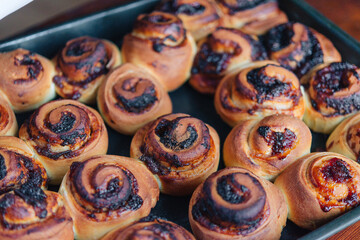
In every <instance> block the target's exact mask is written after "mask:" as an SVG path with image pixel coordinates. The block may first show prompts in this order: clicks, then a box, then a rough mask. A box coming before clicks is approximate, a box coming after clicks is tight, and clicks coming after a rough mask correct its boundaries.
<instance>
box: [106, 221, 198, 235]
mask: <svg viewBox="0 0 360 240" xmlns="http://www.w3.org/2000/svg"><path fill="white" fill-rule="evenodd" d="M141 239H156V240H170V239H171V240H195V238H194V236H193V235H192V234H191V233H189V232H188V231H187V230H186V229H185V228H183V227H181V226H179V225H177V224H175V223H173V222H170V221H166V220H163V219H160V218H155V219H153V220H150V219H147V218H145V219H142V220H140V221H139V222H137V223H134V224H133V225H130V226H128V227H126V228H119V229H115V230H114V231H112V232H110V233H108V234H106V235H105V237H103V238H102V239H101V240H141Z"/></svg>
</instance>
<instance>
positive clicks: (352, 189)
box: [320, 158, 359, 212]
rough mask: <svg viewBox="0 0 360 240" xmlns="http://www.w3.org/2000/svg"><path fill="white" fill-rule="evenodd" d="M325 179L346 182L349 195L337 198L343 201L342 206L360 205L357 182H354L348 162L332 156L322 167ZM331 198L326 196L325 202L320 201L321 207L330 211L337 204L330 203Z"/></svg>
mask: <svg viewBox="0 0 360 240" xmlns="http://www.w3.org/2000/svg"><path fill="white" fill-rule="evenodd" d="M321 173H322V174H323V177H324V180H325V181H326V182H334V183H339V184H346V185H347V187H348V191H349V193H348V195H347V196H346V197H345V198H343V199H340V200H337V201H338V202H339V203H342V204H341V205H340V206H343V205H345V207H356V206H358V205H359V196H358V194H357V189H356V186H354V185H355V184H354V183H353V182H352V179H353V176H352V175H351V172H350V170H349V166H348V164H347V163H346V162H344V161H343V160H341V159H339V158H332V159H330V160H329V161H328V163H327V165H326V166H325V167H323V168H322V169H321ZM330 200H331V199H327V198H325V202H323V201H320V206H321V209H322V210H323V211H324V212H328V211H330V210H331V209H333V208H334V207H336V205H335V206H334V205H333V204H328V201H330Z"/></svg>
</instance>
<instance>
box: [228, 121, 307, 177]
mask: <svg viewBox="0 0 360 240" xmlns="http://www.w3.org/2000/svg"><path fill="white" fill-rule="evenodd" d="M311 138H312V137H311V132H310V129H309V128H308V127H307V126H306V125H305V123H304V122H303V121H301V120H300V119H298V118H295V117H292V116H287V115H272V116H268V117H265V118H263V119H262V120H256V119H255V120H254V119H253V120H246V121H243V122H241V123H239V124H238V125H236V126H235V127H234V128H233V129H232V131H231V132H230V134H229V135H228V136H227V138H226V140H225V143H224V149H223V157H224V162H225V165H226V166H227V167H232V166H234V167H243V168H246V169H248V170H250V171H251V172H253V173H254V174H256V175H257V176H261V177H265V178H266V179H268V180H274V179H275V178H276V177H277V176H278V175H279V174H280V173H281V172H282V171H283V170H284V169H285V168H287V167H288V166H290V165H291V164H292V163H293V162H295V161H296V160H297V159H298V158H300V157H302V156H304V155H306V154H308V153H310V148H311Z"/></svg>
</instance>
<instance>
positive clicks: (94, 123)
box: [19, 100, 108, 184]
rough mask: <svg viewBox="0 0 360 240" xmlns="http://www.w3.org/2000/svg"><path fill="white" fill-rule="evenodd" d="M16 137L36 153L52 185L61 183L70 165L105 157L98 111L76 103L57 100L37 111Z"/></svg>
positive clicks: (105, 136) (104, 133) (104, 132)
mask: <svg viewBox="0 0 360 240" xmlns="http://www.w3.org/2000/svg"><path fill="white" fill-rule="evenodd" d="M19 137H20V138H21V139H23V140H24V141H25V142H26V144H27V145H28V146H29V147H30V148H31V149H32V150H33V151H34V152H35V155H36V158H37V159H39V161H41V162H42V164H43V165H44V167H45V168H46V172H47V173H48V175H49V178H50V181H51V183H53V184H58V183H60V181H61V179H62V177H63V176H64V175H65V173H66V171H67V170H69V167H70V165H71V163H72V162H75V161H83V160H84V159H86V158H88V157H90V156H94V155H98V154H105V153H106V152H107V148H108V134H107V130H106V127H105V124H104V122H103V120H102V118H101V116H100V114H99V113H98V112H96V111H95V110H94V109H92V108H90V107H87V106H85V105H84V104H82V103H80V102H78V101H75V100H57V101H52V102H49V103H46V104H44V105H42V106H41V107H40V108H39V109H37V110H36V111H35V112H34V113H33V114H32V115H31V117H30V119H28V120H27V121H26V122H25V123H24V124H23V125H22V126H21V128H20V130H19Z"/></svg>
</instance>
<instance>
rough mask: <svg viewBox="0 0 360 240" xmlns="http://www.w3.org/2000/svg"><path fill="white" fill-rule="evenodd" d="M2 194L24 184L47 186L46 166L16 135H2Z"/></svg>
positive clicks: (0, 183) (0, 147)
mask: <svg viewBox="0 0 360 240" xmlns="http://www.w3.org/2000/svg"><path fill="white" fill-rule="evenodd" d="M0 170H1V171H0V195H1V194H4V193H6V192H9V191H12V190H14V189H18V188H20V187H21V186H22V185H26V186H29V185H31V186H36V187H41V188H43V189H45V188H46V186H47V174H46V171H45V168H44V167H43V165H42V164H41V162H39V161H38V160H36V159H35V154H34V153H33V151H32V150H31V149H30V148H29V147H28V146H27V145H26V143H25V142H24V141H22V140H21V139H19V138H16V137H8V136H2V137H0Z"/></svg>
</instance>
